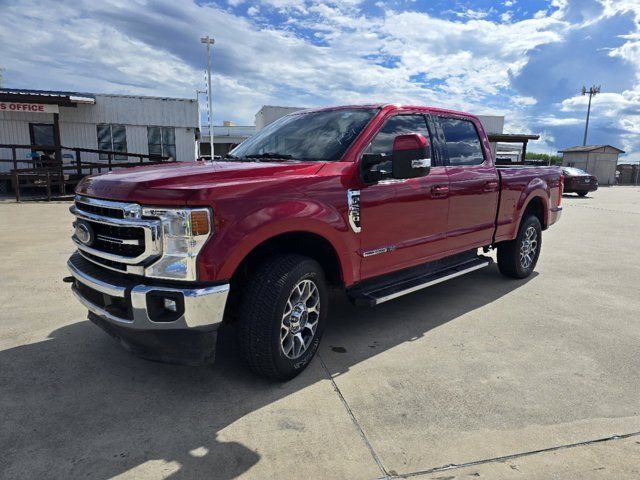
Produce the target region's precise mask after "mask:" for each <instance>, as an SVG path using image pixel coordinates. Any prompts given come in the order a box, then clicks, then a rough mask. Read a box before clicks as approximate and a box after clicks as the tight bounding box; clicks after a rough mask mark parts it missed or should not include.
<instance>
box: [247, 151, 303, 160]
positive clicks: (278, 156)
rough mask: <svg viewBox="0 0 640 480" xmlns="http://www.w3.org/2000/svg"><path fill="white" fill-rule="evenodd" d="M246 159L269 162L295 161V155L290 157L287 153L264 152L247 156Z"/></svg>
mask: <svg viewBox="0 0 640 480" xmlns="http://www.w3.org/2000/svg"><path fill="white" fill-rule="evenodd" d="M244 158H257V159H267V160H291V159H293V155H289V154H287V153H278V152H264V153H254V154H252V155H245V156H244Z"/></svg>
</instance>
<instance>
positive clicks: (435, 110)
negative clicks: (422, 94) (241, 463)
mask: <svg viewBox="0 0 640 480" xmlns="http://www.w3.org/2000/svg"><path fill="white" fill-rule="evenodd" d="M354 108H358V109H360V108H362V109H364V108H379V109H381V110H383V109H388V110H421V111H424V112H429V113H444V114H449V115H461V116H465V117H472V118H477V117H476V115H473V114H471V113H468V112H461V111H458V110H450V109H446V108H441V107H432V106H427V105H401V104H397V103H368V104H355V105H334V106H329V107H319V108H309V109H306V110H300V111H298V112H293V113H291V114H290V115H300V114H302V113H309V112H323V111H331V110H346V109H354Z"/></svg>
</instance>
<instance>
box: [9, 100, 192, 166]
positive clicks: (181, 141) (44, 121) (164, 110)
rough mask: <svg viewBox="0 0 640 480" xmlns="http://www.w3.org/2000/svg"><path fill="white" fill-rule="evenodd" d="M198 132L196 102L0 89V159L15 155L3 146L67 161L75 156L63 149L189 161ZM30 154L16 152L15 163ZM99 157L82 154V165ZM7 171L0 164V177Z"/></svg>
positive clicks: (117, 158)
mask: <svg viewBox="0 0 640 480" xmlns="http://www.w3.org/2000/svg"><path fill="white" fill-rule="evenodd" d="M197 131H198V103H197V101H196V100H195V99H184V98H161V97H143V96H131V95H108V94H89V93H76V92H56V91H42V90H24V89H0V159H5V160H6V159H11V156H12V155H13V153H12V151H11V149H8V148H6V145H24V146H30V145H41V146H42V145H44V146H47V145H50V146H51V147H54V148H56V147H63V150H62V153H63V154H66V155H65V157H69V156H71V154H73V152H70V153H69V151H68V150H67V149H73V148H88V149H96V150H97V149H99V150H111V151H117V152H129V153H135V154H142V155H152V156H155V155H158V156H166V157H173V158H175V159H176V160H178V161H193V160H194V159H195V158H196V134H197ZM3 145H5V147H3ZM32 153H33V149H29V148H21V149H18V150H17V156H18V157H19V158H18V159H19V160H22V159H25V158H29V157H30V156H31V155H32ZM104 156H105V155H104V154H103V155H102V157H104ZM98 157H99V155H98V154H97V153H86V152H83V154H82V160H83V161H92V160H97V159H98ZM102 159H103V160H104V158H102ZM127 160H128V158H127V157H126V156H121V157H118V156H116V157H115V161H127ZM131 160H135V158H131ZM21 167H22V168H25V165H22V166H21ZM11 168H13V166H12V164H10V163H7V162H2V163H0V173H2V172H7V171H9V170H10V169H11Z"/></svg>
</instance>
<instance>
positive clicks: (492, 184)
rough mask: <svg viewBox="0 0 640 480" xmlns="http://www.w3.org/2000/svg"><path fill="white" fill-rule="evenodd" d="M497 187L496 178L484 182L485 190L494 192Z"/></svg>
mask: <svg viewBox="0 0 640 480" xmlns="http://www.w3.org/2000/svg"><path fill="white" fill-rule="evenodd" d="M496 188H498V182H496V181H495V180H489V181H486V182H484V191H485V192H493V191H494V190H495V189H496Z"/></svg>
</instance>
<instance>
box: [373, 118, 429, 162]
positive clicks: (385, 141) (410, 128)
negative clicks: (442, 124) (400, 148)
mask: <svg viewBox="0 0 640 480" xmlns="http://www.w3.org/2000/svg"><path fill="white" fill-rule="evenodd" d="M407 133H420V134H422V135H424V137H425V138H426V139H429V131H428V130H427V124H426V122H425V119H424V117H423V116H422V115H396V116H395V117H391V118H390V119H389V120H387V122H386V123H385V124H384V125H383V127H382V128H381V129H380V131H379V132H378V134H377V135H376V137H375V138H374V139H373V141H372V142H371V144H370V145H369V147H368V148H367V149H366V150H365V152H364V153H376V154H380V155H388V156H391V155H392V154H393V139H394V138H396V137H397V136H398V135H404V134H407Z"/></svg>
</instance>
